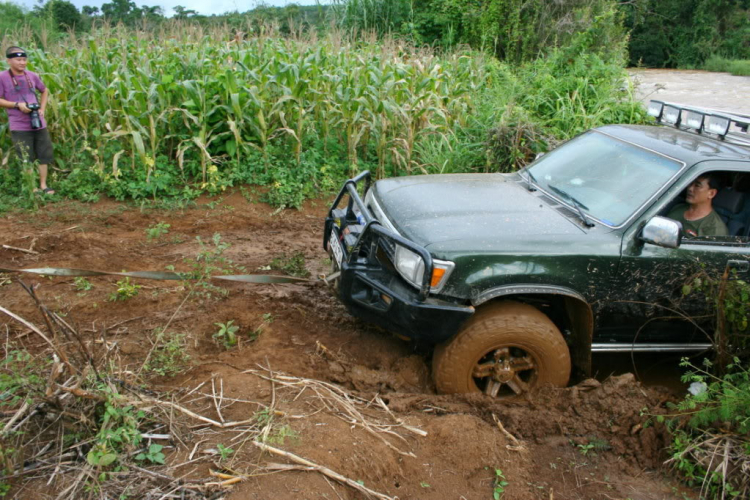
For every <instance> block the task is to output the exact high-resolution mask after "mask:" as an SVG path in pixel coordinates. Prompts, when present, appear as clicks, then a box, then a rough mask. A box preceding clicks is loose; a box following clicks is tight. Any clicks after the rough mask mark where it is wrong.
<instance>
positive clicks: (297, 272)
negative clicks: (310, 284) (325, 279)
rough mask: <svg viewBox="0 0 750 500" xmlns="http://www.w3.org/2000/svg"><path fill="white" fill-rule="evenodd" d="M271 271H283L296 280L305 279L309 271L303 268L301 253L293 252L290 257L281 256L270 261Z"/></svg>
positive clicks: (303, 261)
mask: <svg viewBox="0 0 750 500" xmlns="http://www.w3.org/2000/svg"><path fill="white" fill-rule="evenodd" d="M269 267H270V268H271V269H275V270H277V271H284V272H285V273H287V274H289V275H290V276H297V277H298V278H307V277H308V276H310V271H308V270H307V268H306V267H305V255H304V254H303V253H302V252H295V253H294V254H293V255H292V256H287V255H282V256H281V257H276V258H275V259H273V260H271V264H270V265H269Z"/></svg>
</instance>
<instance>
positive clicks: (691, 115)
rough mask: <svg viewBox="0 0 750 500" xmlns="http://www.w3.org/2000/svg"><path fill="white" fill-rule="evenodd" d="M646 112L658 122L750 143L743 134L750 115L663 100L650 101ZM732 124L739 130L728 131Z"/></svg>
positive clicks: (745, 132)
mask: <svg viewBox="0 0 750 500" xmlns="http://www.w3.org/2000/svg"><path fill="white" fill-rule="evenodd" d="M648 114H649V115H650V116H653V117H654V118H656V121H658V122H660V123H665V124H667V125H672V126H674V127H677V128H682V129H690V130H693V131H694V132H696V133H699V134H700V133H707V134H711V135H714V136H717V137H718V138H719V139H722V140H726V139H727V136H729V137H731V138H732V139H733V140H734V141H733V142H739V143H741V144H750V138H748V137H746V136H745V135H746V134H747V132H748V127H750V116H746V115H738V114H734V113H724V112H717V111H716V110H713V109H709V108H700V107H697V106H684V105H682V104H675V103H670V102H664V101H650V102H649V103H648ZM732 125H734V126H735V127H736V128H737V129H739V132H737V131H730V128H731V127H732Z"/></svg>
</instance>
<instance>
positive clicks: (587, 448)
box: [578, 443, 596, 457]
mask: <svg viewBox="0 0 750 500" xmlns="http://www.w3.org/2000/svg"><path fill="white" fill-rule="evenodd" d="M595 446H596V445H595V444H594V443H586V444H579V445H578V448H579V450H580V452H581V455H583V456H584V457H585V456H587V455H588V454H589V452H591V454H592V455H596V453H594V452H592V451H591V450H593V449H594V447H595Z"/></svg>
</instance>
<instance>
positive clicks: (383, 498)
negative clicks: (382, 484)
mask: <svg viewBox="0 0 750 500" xmlns="http://www.w3.org/2000/svg"><path fill="white" fill-rule="evenodd" d="M253 444H254V445H255V446H256V447H258V448H260V449H261V450H263V451H267V452H269V453H273V454H274V455H278V456H280V457H284V458H288V459H289V460H291V461H292V462H295V463H297V464H300V465H302V466H304V467H299V466H294V465H289V464H274V463H271V464H267V465H266V468H268V469H276V470H294V469H299V470H312V471H316V472H320V473H321V474H323V475H324V476H327V477H330V478H331V479H334V480H336V481H338V482H340V483H343V484H346V485H347V486H351V487H352V488H354V489H356V490H359V491H361V492H362V493H364V494H366V495H370V496H372V497H375V498H378V499H379V500H396V499H395V498H394V497H389V496H387V495H384V494H382V493H378V492H377V491H374V490H371V489H370V488H367V487H365V486H363V485H361V484H359V483H358V482H356V481H353V480H351V479H349V478H348V477H344V476H342V475H341V474H339V473H338V472H334V471H332V470H331V469H329V468H327V467H323V466H321V465H318V464H316V463H314V462H311V461H309V460H307V459H305V458H302V457H300V456H298V455H295V454H294V453H289V452H288V451H284V450H280V449H278V448H274V447H273V446H268V445H267V444H265V443H260V442H258V441H253Z"/></svg>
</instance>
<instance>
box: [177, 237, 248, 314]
mask: <svg viewBox="0 0 750 500" xmlns="http://www.w3.org/2000/svg"><path fill="white" fill-rule="evenodd" d="M195 239H196V241H197V242H198V245H199V246H200V250H199V251H198V255H196V257H195V258H194V259H193V258H187V259H183V262H184V263H185V264H187V265H188V266H190V271H188V272H182V273H179V274H180V275H181V276H182V278H183V279H184V281H183V284H184V286H185V288H186V289H188V290H189V291H190V293H193V294H196V295H199V296H202V297H204V298H207V299H210V298H212V297H214V296H217V295H218V296H222V297H226V296H227V294H228V293H229V292H228V291H227V290H226V289H225V288H221V287H218V286H216V285H214V284H213V283H211V276H213V275H214V274H230V273H231V272H232V271H233V270H234V269H235V268H236V266H235V265H234V263H233V262H232V261H231V260H230V259H228V258H226V257H225V256H224V252H225V251H226V250H227V249H229V247H231V245H230V244H229V243H226V242H224V241H222V240H221V235H220V234H219V233H215V234H214V235H213V237H212V238H211V242H210V243H206V242H205V241H203V240H202V239H201V237H200V236H196V237H195ZM167 269H168V270H170V271H174V266H168V267H167ZM236 269H240V270H241V268H236Z"/></svg>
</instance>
